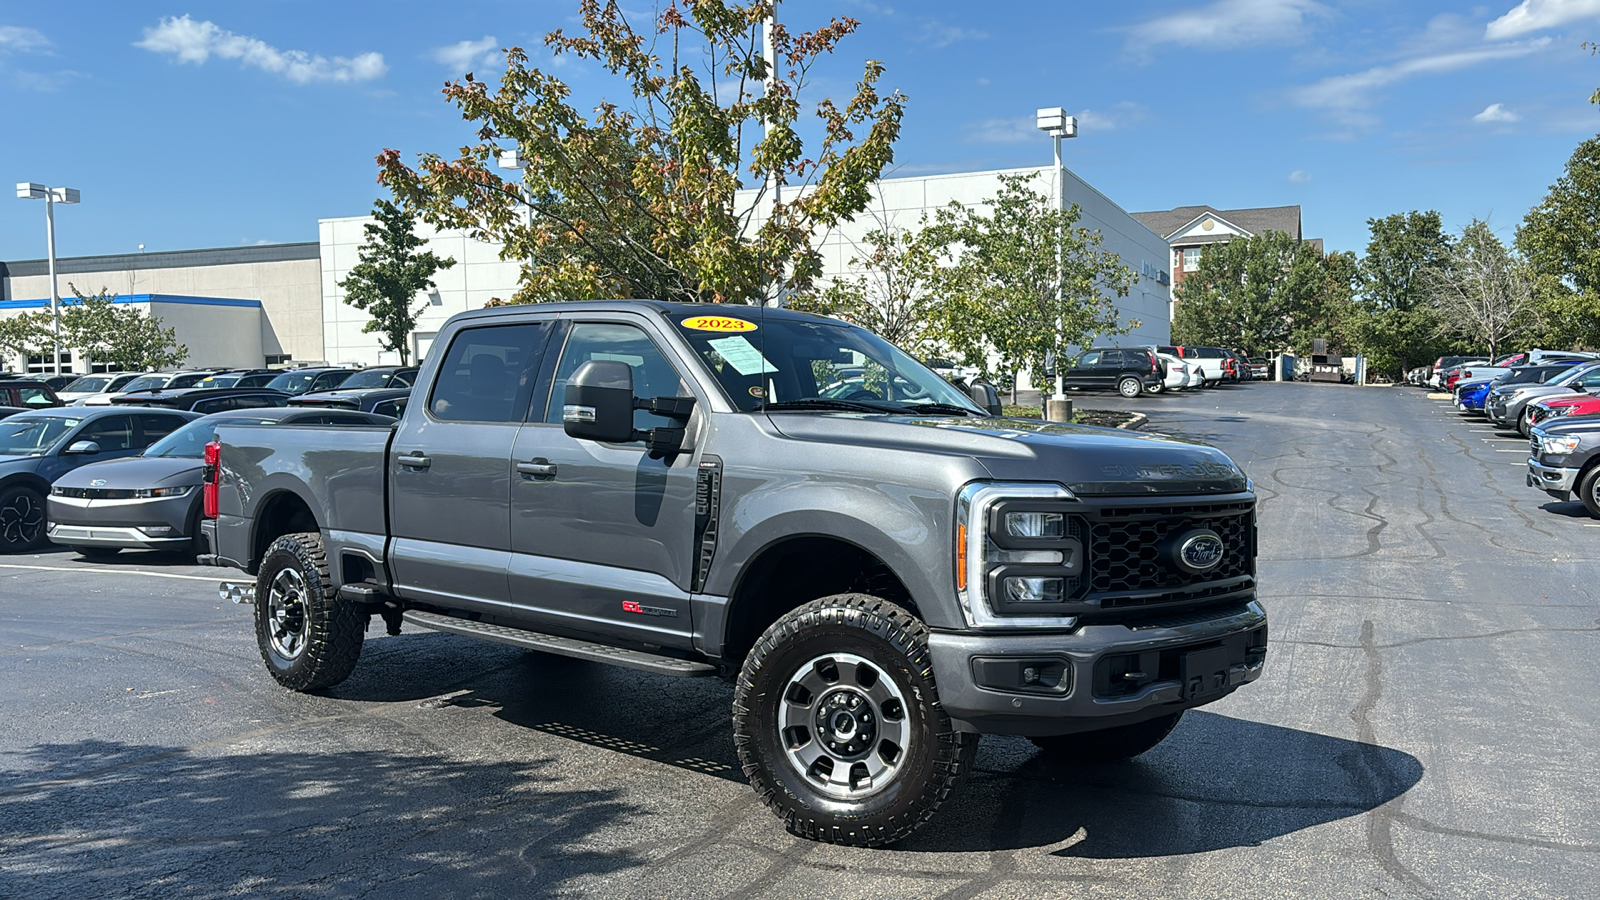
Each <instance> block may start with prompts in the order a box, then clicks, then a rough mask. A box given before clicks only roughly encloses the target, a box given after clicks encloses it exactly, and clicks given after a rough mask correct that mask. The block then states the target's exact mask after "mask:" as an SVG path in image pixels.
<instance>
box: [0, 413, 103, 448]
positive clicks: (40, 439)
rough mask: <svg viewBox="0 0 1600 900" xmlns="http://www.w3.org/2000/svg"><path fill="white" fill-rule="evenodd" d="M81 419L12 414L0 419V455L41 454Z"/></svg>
mask: <svg viewBox="0 0 1600 900" xmlns="http://www.w3.org/2000/svg"><path fill="white" fill-rule="evenodd" d="M81 421H83V420H82V419H69V418H66V417H65V416H27V415H20V416H12V417H11V418H9V419H6V420H4V421H0V456H42V455H44V453H45V451H47V450H49V449H50V448H51V447H53V446H55V443H56V441H58V440H60V439H61V436H62V435H64V434H66V433H67V432H69V431H71V430H72V429H73V428H74V427H76V426H77V424H78V423H79V422H81Z"/></svg>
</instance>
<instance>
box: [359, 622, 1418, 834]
mask: <svg viewBox="0 0 1600 900" xmlns="http://www.w3.org/2000/svg"><path fill="white" fill-rule="evenodd" d="M457 649H458V650H462V649H465V648H464V647H460V646H458V647H457ZM537 686H557V689H552V690H540V689H537ZM373 687H374V688H376V687H377V686H376V685H373ZM731 698H732V687H731V686H730V685H728V684H727V683H725V682H723V681H721V680H719V679H711V678H700V679H676V678H668V677H661V676H654V675H647V674H642V673H638V672H630V671H627V670H623V669H617V668H613V667H609V666H604V665H600V664H596V663H588V662H581V661H577V660H571V659H565V658H561V657H552V656H546V655H543V654H539V653H531V652H530V653H526V654H523V655H522V656H521V657H520V658H519V659H516V660H515V661H514V662H512V663H511V664H510V665H507V666H505V667H503V668H501V669H500V670H499V671H498V674H497V675H496V676H491V679H490V683H479V684H475V685H474V686H473V687H472V689H471V690H469V691H467V692H465V693H463V694H462V695H460V696H458V697H455V698H453V699H452V700H450V701H449V702H450V703H452V704H454V705H462V706H489V707H494V708H495V712H494V715H495V716H496V717H497V718H499V719H502V720H504V721H506V722H508V723H511V724H514V725H516V726H518V727H521V728H526V729H529V730H532V731H538V732H543V733H545V734H550V735H555V736H557V737H561V738H565V739H568V740H572V741H576V742H580V743H583V744H588V745H590V746H593V747H598V748H601V749H605V750H611V751H614V752H618V753H625V754H628V755H631V756H635V757H638V758H641V759H648V760H651V761H654V762H658V763H663V764H666V765H670V766H673V767H676V768H678V769H681V770H685V771H686V772H691V773H695V774H696V775H698V776H703V775H711V776H714V777H717V778H722V779H726V780H729V781H734V782H740V783H743V782H744V780H745V779H744V775H743V773H742V771H741V770H740V768H739V764H738V760H737V757H736V756H735V755H734V752H733V744H732V740H731V738H730V737H729V732H730V728H731V725H730V721H729V705H730V702H731ZM369 699H380V698H369ZM1422 774H1423V767H1422V763H1421V762H1420V761H1419V760H1417V759H1416V757H1414V756H1411V755H1410V754H1407V753H1403V752H1401V751H1399V750H1394V749H1391V748H1388V747H1383V746H1379V745H1375V744H1368V743H1363V742H1360V741H1355V740H1348V739H1345V738H1338V737H1330V736H1328V735H1323V734H1317V733H1314V732H1309V731H1303V730H1299V729H1295V728H1284V727H1281V726H1277V725H1266V724H1262V723H1258V722H1251V721H1247V720H1244V719H1238V718H1234V717H1232V716H1228V715H1222V714H1219V713H1213V712H1207V711H1204V710H1191V711H1190V712H1188V713H1186V714H1185V715H1184V718H1183V721H1182V722H1181V723H1180V724H1179V726H1178V728H1177V729H1176V730H1175V731H1174V732H1173V733H1172V735H1171V736H1170V737H1169V738H1168V739H1167V740H1166V741H1165V742H1163V743H1162V744H1161V745H1160V746H1158V747H1156V748H1155V749H1154V750H1152V751H1150V752H1149V753H1146V754H1144V755H1143V756H1140V757H1138V758H1137V759H1134V760H1131V761H1127V762H1122V763H1115V764H1109V765H1088V766H1086V765H1073V764H1068V763H1061V762H1056V761H1052V760H1050V759H1047V758H1045V757H1042V756H1040V755H1039V754H1038V753H1037V751H1036V750H1035V749H1034V747H1033V745H1032V744H1031V743H1029V742H1028V741H1027V740H1026V739H1024V738H1016V737H998V736H991V737H985V738H984V739H983V742H982V744H981V746H980V749H979V753H978V758H977V762H976V771H975V772H974V775H973V777H972V778H971V779H969V780H968V782H967V784H966V786H965V787H964V788H963V789H962V790H961V791H960V792H959V793H958V794H957V795H956V796H955V797H954V798H953V799H952V800H951V801H950V802H949V803H948V804H947V805H946V806H945V807H944V808H943V809H942V810H941V812H940V813H939V815H938V816H936V817H935V818H934V820H933V821H932V822H931V823H930V824H929V825H928V826H927V827H926V828H925V829H924V830H923V831H922V832H920V833H919V834H917V835H915V836H914V837H912V838H911V839H909V840H907V841H905V842H904V843H902V844H900V845H898V846H897V848H896V849H900V850H907V851H919V852H984V851H994V850H1015V849H1024V848H1052V850H1051V852H1054V853H1056V854H1057V855H1061V856H1073V857H1087V858H1094V859H1124V858H1134V857H1151V856H1174V855H1183V854H1189V853H1202V852H1207V851H1211V850H1219V849H1224V848H1228V847H1248V846H1256V845H1259V844H1261V843H1263V842H1265V841H1268V840H1271V839H1273V838H1277V837H1281V836H1283V835H1285V834H1290V833H1293V832H1296V831H1300V830H1302V829H1306V828H1312V827H1315V826H1318V825H1323V824H1327V823H1329V822H1334V821H1337V820H1340V819H1345V818H1349V817H1352V816H1357V815H1361V814H1363V813H1366V812H1369V811H1371V810H1373V809H1376V808H1378V807H1380V806H1382V805H1383V804H1385V803H1388V802H1390V801H1391V800H1394V799H1395V798H1397V797H1400V796H1401V795H1402V794H1404V793H1405V792H1406V791H1408V790H1410V788H1411V787H1412V786H1414V785H1415V784H1417V782H1418V781H1420V780H1421V778H1422ZM684 784H685V786H686V788H685V789H686V790H688V787H689V786H690V785H692V779H689V780H686V781H685V782H684ZM691 801H692V796H686V797H685V802H691ZM773 827H774V828H776V827H778V826H777V824H776V820H774V824H773ZM1055 845H1063V846H1060V847H1056V846H1055Z"/></svg>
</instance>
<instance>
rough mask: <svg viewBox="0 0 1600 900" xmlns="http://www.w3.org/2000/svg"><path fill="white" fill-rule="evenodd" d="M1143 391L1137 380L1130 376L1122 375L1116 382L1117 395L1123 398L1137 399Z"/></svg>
mask: <svg viewBox="0 0 1600 900" xmlns="http://www.w3.org/2000/svg"><path fill="white" fill-rule="evenodd" d="M1143 391H1144V386H1143V385H1141V384H1139V379H1137V378H1135V377H1133V376H1132V375H1124V376H1122V377H1121V378H1120V379H1118V380H1117V393H1119V394H1121V395H1122V396H1124V397H1137V396H1139V394H1141V393H1142V392H1143Z"/></svg>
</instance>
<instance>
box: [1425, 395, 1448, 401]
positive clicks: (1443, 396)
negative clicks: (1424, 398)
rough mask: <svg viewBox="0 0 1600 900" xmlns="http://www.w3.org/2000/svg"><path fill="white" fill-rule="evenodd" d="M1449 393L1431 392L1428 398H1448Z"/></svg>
mask: <svg viewBox="0 0 1600 900" xmlns="http://www.w3.org/2000/svg"><path fill="white" fill-rule="evenodd" d="M1450 396H1451V395H1450V394H1440V393H1433V394H1429V395H1428V399H1429V400H1449V399H1450Z"/></svg>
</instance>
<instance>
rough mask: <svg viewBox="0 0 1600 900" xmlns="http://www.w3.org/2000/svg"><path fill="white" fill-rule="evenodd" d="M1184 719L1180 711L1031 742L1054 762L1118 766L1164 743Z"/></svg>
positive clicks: (1036, 738)
mask: <svg viewBox="0 0 1600 900" xmlns="http://www.w3.org/2000/svg"><path fill="white" fill-rule="evenodd" d="M1181 718H1183V712H1182V711H1181V710H1180V711H1178V712H1175V713H1173V714H1172V715H1169V716H1161V717H1160V718H1156V719H1149V720H1147V721H1144V722H1137V723H1135V724H1133V725H1121V726H1118V727H1116V728H1106V729H1104V730H1101V731H1085V732H1082V733H1079V734H1063V735H1057V736H1054V737H1035V738H1029V739H1028V740H1030V741H1033V744H1034V746H1036V747H1038V748H1039V749H1040V750H1043V751H1044V753H1045V755H1046V756H1049V757H1050V758H1051V759H1060V760H1068V761H1071V762H1086V763H1104V762H1116V761H1117V760H1122V759H1132V758H1134V757H1135V756H1138V755H1139V754H1141V753H1143V752H1145V751H1146V750H1149V749H1151V748H1152V747H1154V746H1155V745H1157V744H1159V743H1161V741H1162V740H1163V739H1164V738H1165V737H1166V736H1167V735H1169V734H1171V733H1172V729H1174V728H1176V727H1177V726H1178V720H1179V719H1181Z"/></svg>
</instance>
